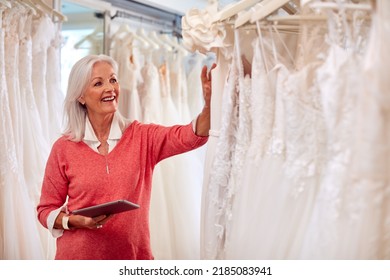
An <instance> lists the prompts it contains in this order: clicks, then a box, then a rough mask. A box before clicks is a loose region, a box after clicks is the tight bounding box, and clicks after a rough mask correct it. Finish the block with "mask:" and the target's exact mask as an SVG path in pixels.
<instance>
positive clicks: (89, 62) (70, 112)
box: [63, 54, 125, 142]
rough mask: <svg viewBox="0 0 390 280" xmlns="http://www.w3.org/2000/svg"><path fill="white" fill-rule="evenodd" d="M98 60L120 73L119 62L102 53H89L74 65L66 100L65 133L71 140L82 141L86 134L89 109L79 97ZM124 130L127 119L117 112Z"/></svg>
mask: <svg viewBox="0 0 390 280" xmlns="http://www.w3.org/2000/svg"><path fill="white" fill-rule="evenodd" d="M97 62H106V63H108V64H110V65H111V67H112V68H113V69H114V71H115V73H118V64H117V63H116V61H115V60H114V59H112V58H111V57H109V56H107V55H104V54H100V55H87V56H85V57H83V58H82V59H80V60H79V61H77V62H76V63H75V65H73V67H72V70H71V71H70V74H69V81H68V90H67V93H66V97H65V100H64V113H65V114H64V123H65V131H64V133H63V135H65V136H66V137H67V138H68V139H69V140H71V141H74V142H80V141H81V140H83V138H84V134H85V118H86V117H87V109H86V107H85V106H83V105H82V104H81V103H80V102H79V101H78V99H79V98H80V97H81V96H82V95H83V93H84V91H85V90H86V88H87V84H88V82H89V81H90V79H91V76H92V68H93V66H94V65H95V64H96V63H97ZM115 114H116V116H117V118H118V120H119V123H120V126H121V128H122V131H123V129H124V127H125V119H124V117H123V116H121V114H120V113H119V112H118V111H116V112H115Z"/></svg>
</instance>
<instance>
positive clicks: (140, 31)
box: [137, 28, 160, 51]
mask: <svg viewBox="0 0 390 280" xmlns="http://www.w3.org/2000/svg"><path fill="white" fill-rule="evenodd" d="M137 34H138V36H140V37H142V38H143V39H144V40H146V41H147V42H148V43H149V45H150V47H151V48H152V49H153V50H156V51H157V50H158V49H160V46H159V45H158V44H157V43H156V42H155V41H153V40H150V38H149V37H148V35H147V34H146V32H145V29H143V28H139V29H138V30H137Z"/></svg>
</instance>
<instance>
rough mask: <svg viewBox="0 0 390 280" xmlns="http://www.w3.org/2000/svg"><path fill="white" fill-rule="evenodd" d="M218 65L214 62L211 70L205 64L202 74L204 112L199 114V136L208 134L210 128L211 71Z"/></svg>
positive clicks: (197, 131) (197, 126)
mask: <svg viewBox="0 0 390 280" xmlns="http://www.w3.org/2000/svg"><path fill="white" fill-rule="evenodd" d="M215 67H217V65H216V64H215V63H214V64H213V65H212V66H211V68H210V71H207V70H208V69H207V66H203V69H202V73H201V75H200V78H201V81H202V91H203V99H204V106H203V110H202V112H201V113H200V114H199V116H198V119H197V120H196V131H195V133H196V135H198V136H208V135H209V130H210V102H211V93H212V88H211V82H212V75H211V71H212V70H213V69H214V68H215Z"/></svg>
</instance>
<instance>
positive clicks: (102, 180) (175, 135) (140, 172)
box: [37, 121, 208, 260]
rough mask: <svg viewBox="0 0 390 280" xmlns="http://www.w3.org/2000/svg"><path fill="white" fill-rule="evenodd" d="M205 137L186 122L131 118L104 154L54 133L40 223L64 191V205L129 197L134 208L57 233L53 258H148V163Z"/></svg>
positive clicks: (72, 206) (151, 164) (200, 142)
mask: <svg viewBox="0 0 390 280" xmlns="http://www.w3.org/2000/svg"><path fill="white" fill-rule="evenodd" d="M207 139H208V138H207V137H199V136H196V135H195V134H194V132H193V130H192V126H191V124H189V125H184V126H179V125H177V126H172V127H163V126H159V125H153V124H148V125H146V124H141V123H139V122H136V121H135V122H133V123H132V124H130V126H129V127H128V128H127V129H126V130H125V131H124V133H123V136H122V138H121V140H120V141H119V142H118V144H117V145H116V147H115V148H114V149H113V150H112V151H111V152H110V153H109V154H108V155H106V156H103V155H101V154H98V153H96V152H94V151H93V150H92V149H91V148H90V147H88V145H86V144H85V143H84V142H72V141H69V140H67V139H66V138H65V137H61V138H60V139H58V140H57V141H56V142H55V143H54V145H53V148H52V151H51V153H50V156H49V159H48V162H47V166H46V171H45V176H44V180H43V185H42V194H41V199H40V202H39V205H38V207H37V210H38V219H39V221H40V222H41V224H42V225H43V226H45V227H47V222H46V221H47V217H48V215H49V214H50V212H51V211H53V210H55V209H58V208H59V207H61V206H62V205H63V204H64V203H65V201H66V198H67V196H69V198H68V209H69V210H70V211H72V210H75V209H79V208H83V207H88V206H92V205H96V204H100V203H104V202H108V201H112V200H117V199H127V200H129V201H132V202H135V203H137V204H139V205H140V208H139V209H136V210H132V211H128V212H124V213H120V214H116V215H114V217H113V218H111V219H110V220H109V221H108V222H107V224H106V225H105V226H104V227H103V228H101V229H99V230H89V229H75V230H66V231H64V234H63V235H62V236H61V237H59V238H58V239H57V252H56V259H89V260H95V259H109V260H110V259H111V260H113V259H153V254H152V251H151V247H150V234H149V205H150V196H151V187H152V173H153V169H154V167H155V165H156V164H157V163H158V162H159V161H161V160H163V159H165V158H167V157H170V156H173V155H176V154H179V153H184V152H186V151H190V150H193V149H195V148H198V147H200V146H201V145H203V144H205V143H206V141H207ZM188 168H191V166H188ZM107 169H108V172H107ZM181 187H185V186H181Z"/></svg>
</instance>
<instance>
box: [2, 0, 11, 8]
mask: <svg viewBox="0 0 390 280" xmlns="http://www.w3.org/2000/svg"><path fill="white" fill-rule="evenodd" d="M0 4H1V5H4V6H5V7H6V8H8V9H11V8H12V6H11V3H10V2H8V1H7V0H0Z"/></svg>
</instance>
